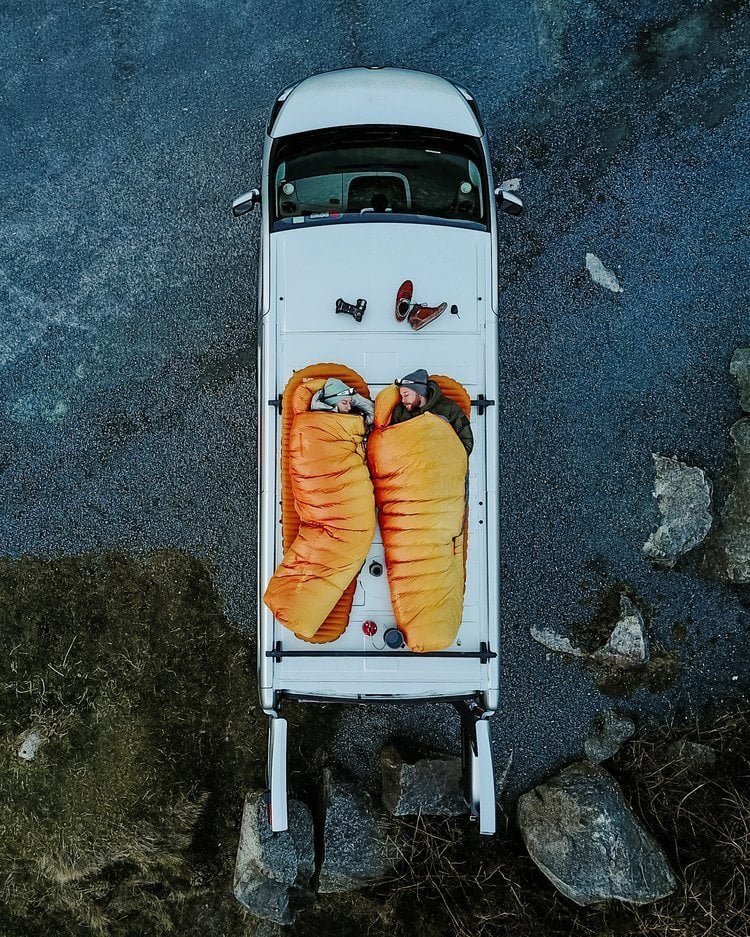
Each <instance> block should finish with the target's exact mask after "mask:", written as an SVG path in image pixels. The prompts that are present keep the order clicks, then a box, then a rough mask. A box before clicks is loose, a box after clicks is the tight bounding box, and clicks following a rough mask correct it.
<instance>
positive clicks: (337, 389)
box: [320, 377, 356, 407]
mask: <svg viewBox="0 0 750 937" xmlns="http://www.w3.org/2000/svg"><path fill="white" fill-rule="evenodd" d="M355 393H356V391H355V390H354V388H353V387H347V386H346V384H345V383H344V382H343V381H340V380H339V379H338V378H337V377H329V378H328V380H327V381H326V382H325V384H324V385H323V393H322V394H321V395H320V396H321V398H322V400H323V403H327V404H328V405H329V406H331V407H335V406H336V404H337V403H341V401H342V400H343V399H344V398H345V397H353V396H354V394H355Z"/></svg>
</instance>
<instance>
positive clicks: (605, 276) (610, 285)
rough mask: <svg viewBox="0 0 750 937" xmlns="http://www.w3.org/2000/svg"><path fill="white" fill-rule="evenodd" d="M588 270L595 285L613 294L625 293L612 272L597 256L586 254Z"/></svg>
mask: <svg viewBox="0 0 750 937" xmlns="http://www.w3.org/2000/svg"><path fill="white" fill-rule="evenodd" d="M586 269H587V270H588V272H589V276H590V277H591V279H592V280H593V281H594V283H596V284H598V285H599V286H603V287H604V288H605V289H606V290H611V292H613V293H623V292H624V290H623V288H622V285H621V284H620V281H619V280H618V279H617V277H616V276H615V274H614V273H613V271H612V270H608V269H607V268H606V267H605V266H604V264H603V263H602V262H601V260H599V258H598V257H597V256H596V254H586Z"/></svg>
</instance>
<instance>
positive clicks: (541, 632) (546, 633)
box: [531, 625, 585, 657]
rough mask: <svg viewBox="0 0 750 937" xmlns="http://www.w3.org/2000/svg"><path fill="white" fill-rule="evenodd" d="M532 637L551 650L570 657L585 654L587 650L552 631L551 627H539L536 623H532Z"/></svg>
mask: <svg viewBox="0 0 750 937" xmlns="http://www.w3.org/2000/svg"><path fill="white" fill-rule="evenodd" d="M531 637H532V638H533V639H534V640H535V641H538V642H539V643H540V644H542V645H544V647H546V648H549V650H550V651H556V652H557V653H558V654H568V655H569V656H570V657H584V656H585V652H584V651H583V650H581V648H580V647H576V645H574V644H573V643H572V642H571V640H570V638H566V637H565V635H562V634H558V633H557V632H556V631H552V629H551V628H538V627H537V626H536V625H532V626H531Z"/></svg>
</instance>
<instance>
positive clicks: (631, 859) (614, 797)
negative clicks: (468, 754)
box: [518, 762, 676, 905]
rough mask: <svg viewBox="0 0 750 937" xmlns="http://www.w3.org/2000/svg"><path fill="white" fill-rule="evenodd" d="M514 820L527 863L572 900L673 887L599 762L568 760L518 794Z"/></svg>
mask: <svg viewBox="0 0 750 937" xmlns="http://www.w3.org/2000/svg"><path fill="white" fill-rule="evenodd" d="M518 824H519V827H520V830H521V834H522V836H523V839H524V842H525V843H526V848H527V849H528V851H529V855H530V856H531V858H532V859H533V861H534V862H535V863H536V864H537V865H538V866H539V868H540V869H541V870H542V872H543V873H544V874H545V875H546V876H547V878H549V880H550V881H551V882H552V883H553V885H555V887H556V888H557V889H558V890H559V891H560V892H561V893H562V894H563V895H565V896H566V897H568V898H570V899H571V900H572V901H575V902H576V904H579V905H589V904H596V903H599V902H603V901H609V900H612V899H618V900H620V901H625V902H630V903H632V904H636V905H640V904H647V903H648V902H650V901H656V900H657V899H659V898H663V897H665V896H666V895H668V894H670V893H671V892H672V891H673V889H674V887H675V884H676V880H675V876H674V874H673V872H672V869H671V868H670V865H669V862H668V861H667V858H666V856H665V855H664V853H663V851H662V849H661V847H660V846H659V845H658V843H657V842H656V841H655V840H654V839H653V837H652V836H651V835H650V834H649V833H648V832H647V831H646V830H645V829H644V827H643V826H642V825H641V823H640V821H639V820H638V819H636V817H635V815H634V814H633V812H632V811H631V809H630V807H629V806H628V805H627V803H626V802H625V799H624V798H623V796H622V793H621V791H620V788H619V786H618V785H617V783H616V782H615V780H614V778H612V777H611V776H610V775H609V774H608V773H607V772H606V771H605V770H604V769H603V768H601V767H600V766H599V765H594V764H591V763H590V762H578V763H576V764H573V765H570V766H569V767H567V768H565V770H564V771H562V772H560V774H558V775H557V777H555V778H553V779H552V780H551V781H548V782H547V783H546V784H541V785H539V787H537V788H535V789H534V790H532V791H529V792H528V793H527V794H524V795H523V796H522V797H521V798H520V800H519V802H518Z"/></svg>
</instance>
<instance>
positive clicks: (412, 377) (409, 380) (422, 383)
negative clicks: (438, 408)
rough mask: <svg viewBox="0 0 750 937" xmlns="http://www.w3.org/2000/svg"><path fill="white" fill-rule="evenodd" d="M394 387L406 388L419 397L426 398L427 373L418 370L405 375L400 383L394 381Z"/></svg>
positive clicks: (422, 369)
mask: <svg viewBox="0 0 750 937" xmlns="http://www.w3.org/2000/svg"><path fill="white" fill-rule="evenodd" d="M396 387H407V388H408V389H409V390H414V391H416V392H417V393H418V394H419V395H420V396H422V397H426V396H427V372H426V371H425V369H424V368H418V369H417V370H416V371H411V372H410V373H409V374H405V375H404V376H403V377H402V378H401V380H400V381H396Z"/></svg>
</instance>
